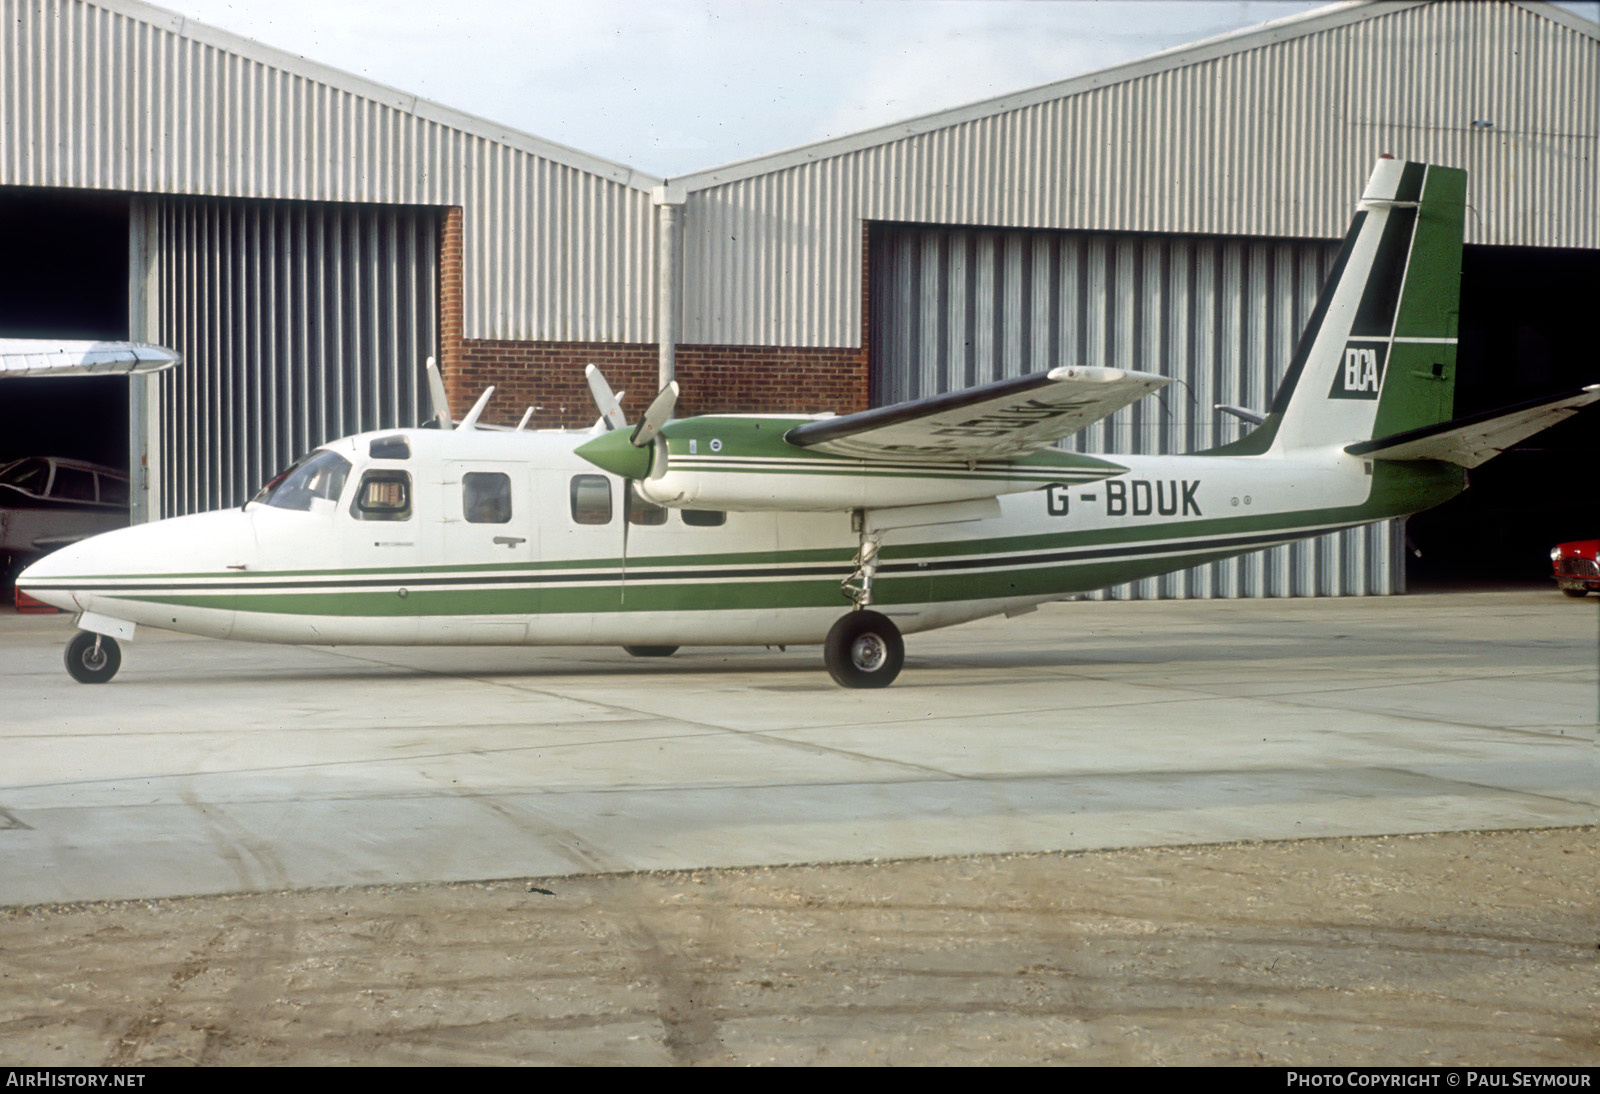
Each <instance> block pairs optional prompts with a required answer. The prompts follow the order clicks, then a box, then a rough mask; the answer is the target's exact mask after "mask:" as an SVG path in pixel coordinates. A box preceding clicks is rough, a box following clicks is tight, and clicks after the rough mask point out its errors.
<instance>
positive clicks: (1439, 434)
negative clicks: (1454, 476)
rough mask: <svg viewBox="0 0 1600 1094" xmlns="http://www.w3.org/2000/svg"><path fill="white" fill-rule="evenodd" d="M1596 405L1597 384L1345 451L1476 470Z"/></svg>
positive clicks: (1599, 389) (1599, 386)
mask: <svg viewBox="0 0 1600 1094" xmlns="http://www.w3.org/2000/svg"><path fill="white" fill-rule="evenodd" d="M1596 401H1600V384H1590V385H1589V386H1588V387H1586V388H1583V389H1582V390H1580V391H1569V392H1567V393H1566V394H1564V395H1551V396H1549V397H1547V398H1544V399H1534V400H1532V401H1531V402H1526V403H1519V404H1518V405H1516V406H1510V407H1504V408H1502V409H1500V410H1491V411H1487V412H1486V413H1483V414H1473V415H1469V416H1468V417H1465V418H1457V419H1455V420H1454V421H1450V422H1441V423H1439V424H1438V425H1430V426H1424V427H1422V428H1421V429H1409V430H1407V431H1405V432H1404V433H1392V434H1390V435H1389V436H1387V437H1377V438H1374V439H1373V440H1370V441H1362V442H1360V443H1359V444H1352V445H1347V446H1346V447H1345V451H1346V452H1348V453H1350V454H1351V455H1352V456H1363V457H1365V458H1367V459H1369V460H1440V461H1442V462H1444V463H1453V464H1459V465H1460V466H1462V467H1477V466H1478V465H1479V464H1482V463H1487V462H1488V461H1489V460H1492V459H1493V458H1494V457H1496V456H1498V455H1499V454H1500V453H1502V452H1504V451H1505V450H1506V449H1508V448H1510V447H1511V446H1512V445H1514V444H1516V443H1517V442H1519V441H1522V440H1526V439H1527V438H1529V437H1531V436H1533V435H1534V434H1535V433H1538V432H1541V431H1542V430H1546V429H1549V428H1550V427H1551V426H1553V425H1556V424H1557V423H1559V422H1562V421H1565V420H1566V419H1568V418H1570V417H1572V415H1574V414H1576V413H1577V412H1578V411H1579V410H1582V409H1583V408H1584V407H1586V406H1588V405H1589V404H1590V403H1593V402H1596Z"/></svg>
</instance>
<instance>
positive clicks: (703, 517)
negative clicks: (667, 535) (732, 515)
mask: <svg viewBox="0 0 1600 1094" xmlns="http://www.w3.org/2000/svg"><path fill="white" fill-rule="evenodd" d="M683 523H685V524H687V525H688V526H689V527H691V528H720V527H722V526H723V525H724V524H727V523H728V514H727V513H724V512H723V511H722V510H721V509H685V510H684V511H683Z"/></svg>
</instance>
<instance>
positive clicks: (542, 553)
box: [538, 469, 624, 642]
mask: <svg viewBox="0 0 1600 1094" xmlns="http://www.w3.org/2000/svg"><path fill="white" fill-rule="evenodd" d="M538 482H539V495H540V496H539V514H540V518H541V519H540V523H539V560H540V572H541V573H543V574H544V575H545V578H546V580H545V582H544V584H543V586H542V592H543V599H542V600H541V603H540V608H541V611H542V612H543V616H542V618H541V621H540V625H541V626H543V627H544V628H545V630H544V631H543V632H542V633H543V634H544V636H545V640H546V641H559V640H562V639H568V638H570V640H571V641H574V642H582V641H587V640H588V639H589V638H590V637H591V635H592V634H593V633H594V620H595V617H596V616H597V615H600V614H610V613H613V612H615V611H617V610H618V609H619V608H620V607H621V606H622V547H623V542H624V540H623V526H622V520H623V502H622V497H623V495H622V489H623V486H624V483H623V481H622V480H621V479H618V478H615V477H613V476H611V475H602V474H600V473H598V472H596V471H594V470H593V469H561V470H550V471H545V472H542V473H541V474H540V475H539V477H538Z"/></svg>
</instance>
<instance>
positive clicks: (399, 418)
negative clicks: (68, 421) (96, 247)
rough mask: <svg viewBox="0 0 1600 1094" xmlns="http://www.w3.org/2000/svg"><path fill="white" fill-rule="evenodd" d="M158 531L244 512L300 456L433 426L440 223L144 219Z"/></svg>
mask: <svg viewBox="0 0 1600 1094" xmlns="http://www.w3.org/2000/svg"><path fill="white" fill-rule="evenodd" d="M154 216H155V226H154V230H153V237H154V243H155V254H154V257H153V268H152V271H151V288H152V291H153V296H154V300H153V305H152V309H151V310H152V314H153V316H154V320H155V327H156V335H157V337H158V339H159V340H160V341H161V342H162V343H164V344H165V345H168V346H171V347H173V348H174V349H176V350H178V351H179V352H180V353H182V354H183V358H184V365H183V367H182V368H178V369H173V370H171V371H169V372H166V373H163V374H162V376H161V383H160V399H159V411H158V413H159V416H160V425H159V435H160V447H161V452H162V460H161V462H162V466H163V467H164V468H165V469H166V473H165V475H164V476H163V481H162V483H161V487H162V491H161V512H160V515H161V516H163V517H168V516H177V515H180V514H184V513H194V512H202V511H205V510H209V509H217V508H222V507H226V506H232V505H240V504H243V503H244V502H245V501H246V500H248V499H249V498H250V496H251V495H252V494H254V493H255V492H256V490H258V489H259V488H260V487H261V485H262V484H263V483H265V482H266V481H267V479H269V478H271V477H272V475H273V474H274V473H275V472H277V471H278V470H281V469H282V468H283V467H285V466H287V465H288V464H289V462H290V461H291V460H293V459H294V458H295V457H296V456H298V455H300V454H301V453H303V452H305V451H307V450H308V449H311V448H314V447H316V446H317V445H319V444H321V443H323V442H324V441H327V440H331V439H333V438H335V437H341V436H345V435H347V434H351V433H358V432H361V431H363V430H369V429H384V428H389V427H393V426H404V425H416V424H417V423H418V422H419V421H420V420H422V419H424V418H427V417H429V416H430V415H431V410H429V409H427V399H428V396H427V385H426V381H425V380H424V378H423V363H424V362H425V361H426V359H427V358H428V357H429V356H432V355H437V353H438V348H437V346H438V283H439V259H438V240H439V214H438V212H437V211H436V210H433V209H418V208H408V207H404V206H372V205H340V204H331V203H311V202H287V201H237V200H226V199H209V198H165V199H161V200H159V201H158V202H156V203H155V206H154Z"/></svg>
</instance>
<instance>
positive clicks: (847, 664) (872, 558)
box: [822, 512, 906, 688]
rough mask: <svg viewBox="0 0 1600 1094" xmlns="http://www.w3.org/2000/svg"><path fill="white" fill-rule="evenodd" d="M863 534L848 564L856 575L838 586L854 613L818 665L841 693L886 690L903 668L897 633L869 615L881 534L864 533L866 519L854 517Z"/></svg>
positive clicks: (837, 627) (836, 630)
mask: <svg viewBox="0 0 1600 1094" xmlns="http://www.w3.org/2000/svg"><path fill="white" fill-rule="evenodd" d="M855 520H856V528H857V530H858V531H859V532H860V533H861V546H859V547H858V548H856V557H855V558H854V559H852V561H853V562H854V563H855V567H856V568H855V570H854V571H853V572H852V573H851V574H850V576H849V577H847V578H845V579H844V581H843V582H841V583H840V586H839V587H840V589H841V591H842V592H843V593H844V595H845V596H847V597H849V598H850V600H851V603H852V604H853V605H854V610H853V611H851V613H850V614H849V615H847V616H844V617H842V618H841V619H840V620H839V621H838V622H837V623H835V624H834V625H833V629H831V630H830V631H828V637H827V639H826V640H825V641H824V642H823V645H822V659H823V661H824V662H825V663H826V664H827V666H828V675H829V676H831V677H833V682H834V683H836V684H838V685H839V686H840V687H845V688H886V687H888V686H889V685H890V684H892V683H894V678H895V677H896V676H899V675H900V666H902V665H904V664H905V660H906V644H905V642H904V641H903V640H902V639H901V637H900V628H899V627H896V626H895V625H894V623H893V621H891V620H890V619H889V618H888V617H887V616H885V615H882V614H880V613H878V612H872V611H867V610H866V609H867V606H868V605H869V604H871V603H872V581H873V578H875V577H876V576H877V574H878V548H880V547H881V546H882V545H883V544H882V542H881V540H880V539H879V535H880V534H881V533H873V532H870V531H868V530H867V522H866V514H865V513H862V512H857V513H856V514H855Z"/></svg>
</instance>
